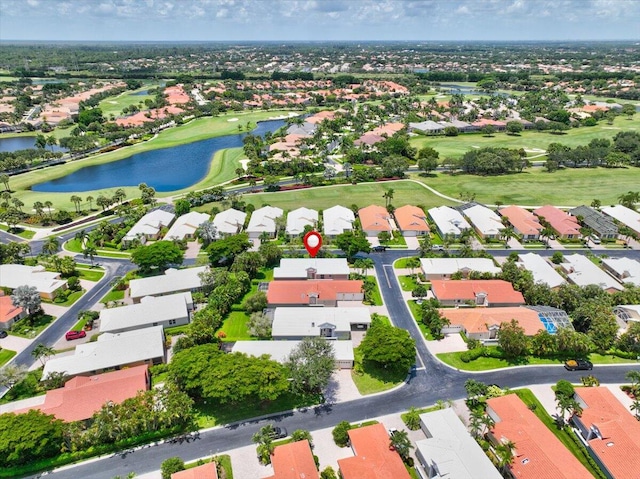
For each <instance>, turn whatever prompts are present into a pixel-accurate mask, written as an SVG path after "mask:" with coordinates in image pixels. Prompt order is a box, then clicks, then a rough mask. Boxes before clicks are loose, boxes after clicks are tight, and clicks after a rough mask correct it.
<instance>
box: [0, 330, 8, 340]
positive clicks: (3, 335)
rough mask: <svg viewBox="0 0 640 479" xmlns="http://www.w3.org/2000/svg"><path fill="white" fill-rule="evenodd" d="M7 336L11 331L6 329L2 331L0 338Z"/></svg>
mask: <svg viewBox="0 0 640 479" xmlns="http://www.w3.org/2000/svg"><path fill="white" fill-rule="evenodd" d="M7 336H9V333H7V332H6V331H0V339H2V338H6V337H7Z"/></svg>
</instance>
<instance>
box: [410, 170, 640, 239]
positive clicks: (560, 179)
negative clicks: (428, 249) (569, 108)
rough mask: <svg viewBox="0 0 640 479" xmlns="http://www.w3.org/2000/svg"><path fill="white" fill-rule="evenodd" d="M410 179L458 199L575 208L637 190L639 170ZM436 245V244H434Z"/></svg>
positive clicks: (612, 200)
mask: <svg viewBox="0 0 640 479" xmlns="http://www.w3.org/2000/svg"><path fill="white" fill-rule="evenodd" d="M411 176H412V177H414V178H416V179H418V180H419V181H422V182H424V183H425V184H426V185H429V186H431V187H432V188H434V189H436V190H437V191H439V192H440V193H442V194H445V195H448V196H451V197H452V198H458V194H459V192H460V191H465V192H470V193H473V194H475V195H476V197H475V199H476V201H479V202H482V203H487V204H495V202H496V201H501V202H502V203H503V204H505V205H510V204H517V205H525V206H541V205H546V204H552V205H557V206H578V205H582V204H587V205H589V204H591V202H592V201H593V200H594V199H596V198H597V199H599V200H600V201H602V204H603V205H608V204H617V203H618V196H619V195H620V193H621V192H626V191H637V190H638V185H640V168H637V167H629V168H577V169H574V168H567V169H565V170H559V171H556V172H554V173H547V172H545V171H544V169H543V168H530V169H529V170H525V171H524V172H523V173H517V174H513V175H503V176H476V175H462V174H460V175H454V176H450V175H448V174H446V173H438V174H437V175H436V176H435V177H430V178H424V177H421V176H419V175H411ZM434 244H435V242H434Z"/></svg>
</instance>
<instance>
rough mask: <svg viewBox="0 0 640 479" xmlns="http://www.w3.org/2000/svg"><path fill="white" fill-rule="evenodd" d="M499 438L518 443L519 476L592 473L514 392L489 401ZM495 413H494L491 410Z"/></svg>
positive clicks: (515, 466)
mask: <svg viewBox="0 0 640 479" xmlns="http://www.w3.org/2000/svg"><path fill="white" fill-rule="evenodd" d="M487 406H488V409H487V411H488V412H489V413H491V411H493V413H495V415H497V417H498V418H497V419H496V418H495V417H494V420H495V426H494V427H493V430H492V431H491V432H492V434H493V436H494V437H495V439H496V440H497V441H506V440H508V441H512V442H513V443H514V444H515V449H514V453H513V461H512V462H511V466H510V469H511V472H512V473H513V474H514V476H515V477H517V478H518V479H583V478H584V479H587V478H592V477H593V476H592V475H591V473H590V472H589V471H587V469H586V468H585V467H584V466H583V465H582V464H580V462H579V461H578V460H577V459H576V458H575V457H574V456H573V454H571V453H570V452H569V451H568V450H567V448H565V447H564V445H563V444H562V443H561V442H560V441H559V440H558V438H556V436H554V435H553V433H552V432H551V431H549V429H548V428H547V427H546V426H545V425H544V424H543V423H542V421H540V419H538V418H537V417H536V415H535V414H534V413H533V412H531V411H530V410H529V409H528V408H527V406H526V405H525V403H523V402H522V401H521V400H520V398H519V397H518V396H517V395H515V394H508V395H506V396H502V397H497V398H492V399H489V400H488V401H487ZM492 416H493V414H492Z"/></svg>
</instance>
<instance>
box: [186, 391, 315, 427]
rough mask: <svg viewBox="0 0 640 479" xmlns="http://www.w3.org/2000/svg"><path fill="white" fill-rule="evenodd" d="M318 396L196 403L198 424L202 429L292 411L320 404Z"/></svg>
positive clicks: (289, 395) (287, 395)
mask: <svg viewBox="0 0 640 479" xmlns="http://www.w3.org/2000/svg"><path fill="white" fill-rule="evenodd" d="M320 401H321V399H320V397H317V396H295V395H293V394H291V393H286V394H284V395H282V396H281V397H280V398H278V399H277V400H276V401H270V402H262V403H261V402H258V401H245V402H242V403H237V404H226V405H222V406H220V405H218V404H215V405H214V404H203V403H202V402H196V404H195V409H196V422H197V424H198V427H199V428H200V429H204V428H208V427H213V426H219V425H222V424H229V423H232V422H235V421H240V420H243V419H248V418H252V417H256V416H263V415H267V414H273V413H277V412H283V411H289V410H291V409H295V408H300V407H305V406H312V405H314V404H320Z"/></svg>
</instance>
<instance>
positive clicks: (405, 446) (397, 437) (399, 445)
mask: <svg viewBox="0 0 640 479" xmlns="http://www.w3.org/2000/svg"><path fill="white" fill-rule="evenodd" d="M389 447H393V448H394V449H395V450H396V452H397V453H398V454H399V455H400V457H401V458H402V460H403V461H406V460H407V459H408V457H409V454H411V449H413V444H411V439H409V433H407V431H405V430H404V429H401V430H399V431H394V433H393V434H392V435H391V438H390V440H389Z"/></svg>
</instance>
